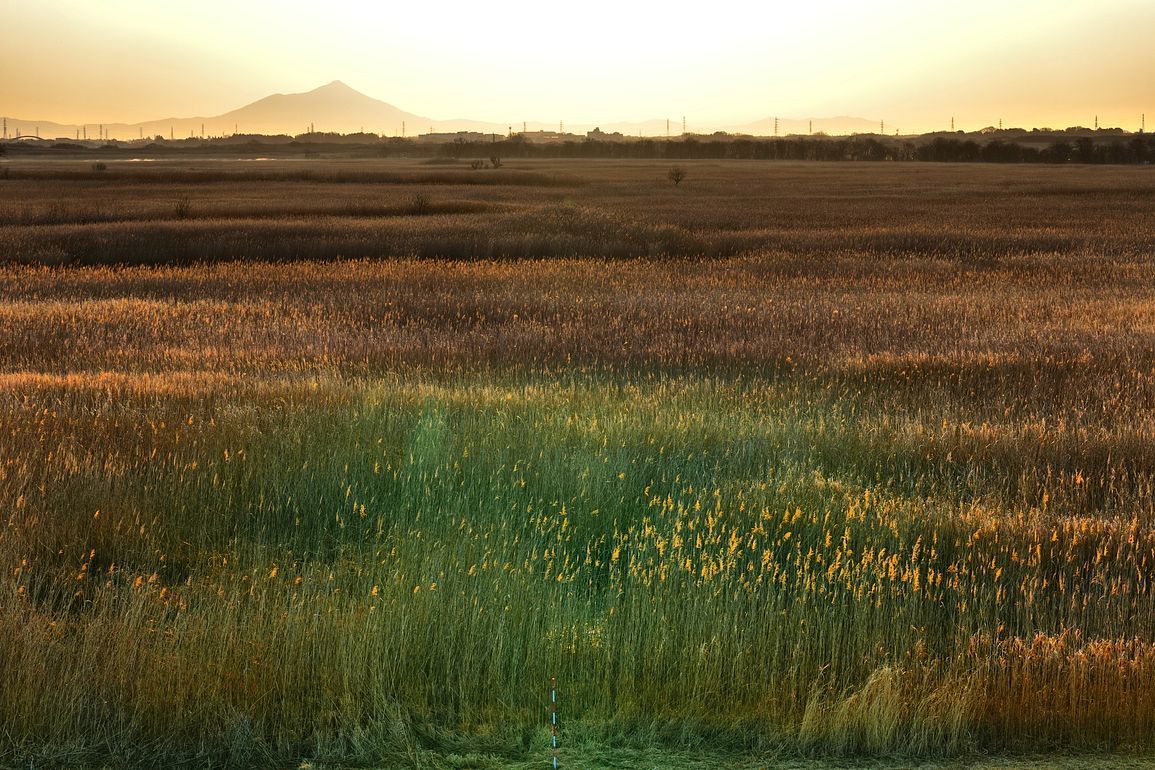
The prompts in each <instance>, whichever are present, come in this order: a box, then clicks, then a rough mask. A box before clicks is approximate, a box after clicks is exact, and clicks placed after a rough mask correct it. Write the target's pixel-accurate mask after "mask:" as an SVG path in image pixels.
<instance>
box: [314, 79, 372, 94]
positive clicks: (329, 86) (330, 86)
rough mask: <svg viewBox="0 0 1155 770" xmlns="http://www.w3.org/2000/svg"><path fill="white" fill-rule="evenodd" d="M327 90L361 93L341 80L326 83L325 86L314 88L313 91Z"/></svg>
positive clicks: (323, 91) (324, 91)
mask: <svg viewBox="0 0 1155 770" xmlns="http://www.w3.org/2000/svg"><path fill="white" fill-rule="evenodd" d="M326 92H333V93H336V92H344V93H350V92H351V93H360V92H359V91H357V90H356V89H354V88H350V87H349V86H347V85H346V84H345V83H343V82H341V81H340V80H334V81H333V82H332V83H326V84H325V85H323V86H320V87H318V88H314V89H313V91H312V93H326Z"/></svg>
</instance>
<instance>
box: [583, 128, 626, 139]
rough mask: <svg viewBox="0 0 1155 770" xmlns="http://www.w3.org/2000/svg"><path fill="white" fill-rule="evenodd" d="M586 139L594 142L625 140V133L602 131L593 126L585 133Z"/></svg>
mask: <svg viewBox="0 0 1155 770" xmlns="http://www.w3.org/2000/svg"><path fill="white" fill-rule="evenodd" d="M586 139H589V140H591V141H595V142H624V141H626V135H625V134H623V133H622V132H621V131H612V132H609V133H607V132H605V131H602V130H601V129H600V128H595V129H594V130H593V131H589V132H587V133H586Z"/></svg>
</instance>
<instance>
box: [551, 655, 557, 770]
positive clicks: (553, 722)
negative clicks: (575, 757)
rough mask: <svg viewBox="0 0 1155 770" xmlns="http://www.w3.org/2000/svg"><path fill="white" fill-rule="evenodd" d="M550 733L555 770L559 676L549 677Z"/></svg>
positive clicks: (554, 768) (554, 769) (555, 768)
mask: <svg viewBox="0 0 1155 770" xmlns="http://www.w3.org/2000/svg"><path fill="white" fill-rule="evenodd" d="M549 709H550V715H549V716H550V733H551V734H552V737H553V770H557V677H556V676H551V677H550V678H549Z"/></svg>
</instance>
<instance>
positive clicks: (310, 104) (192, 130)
mask: <svg viewBox="0 0 1155 770" xmlns="http://www.w3.org/2000/svg"><path fill="white" fill-rule="evenodd" d="M523 125H524V127H525V129H526V130H529V131H557V130H558V129H559V124H558V123H543V122H540V121H533V122H527V123H525V124H522V123H520V122H519V123H512V124H501V123H491V122H484V121H477V120H468V119H454V120H433V119H430V118H427V117H424V116H421V115H416V114H414V113H412V112H406V111H404V110H402V109H400V108H398V107H395V106H393V105H392V104H388V103H387V102H383V101H380V100H378V99H374V98H372V97H370V96H366V95H365V94H363V93H361V92H360V91H357V90H355V89H353V88H350V87H349V86H347V85H345V84H344V83H342V82H341V81H339V80H334V81H333V82H332V83H329V84H328V85H324V86H321V87H320V88H315V89H313V90H312V91H306V92H305V93H299V94H273V95H272V96H266V97H265V98H263V99H259V100H257V101H255V102H253V103H252V104H248V105H246V106H244V107H241V108H240V109H236V110H233V111H231V112H226V113H225V114H223V115H216V116H212V117H191V118H166V119H164V120H150V121H145V122H143V123H108V124H104V125H103V126H100V125H98V124H96V123H88V124H84V125H78V124H65V123H55V122H52V121H47V120H43V121H36V120H21V119H17V118H12V117H9V118H8V136H9V137H10V138H11V137H14V136H17V135H24V136H28V135H38V136H40V137H42V138H45V139H54V138H68V139H72V138H81V139H84V138H87V139H88V140H90V141H91V140H97V139H100V138H101V137H102V135H103V136H107V137H109V138H110V139H119V140H132V139H137V138H149V137H152V136H163V137H165V138H166V139H167V138H169V137H172V138H175V139H187V138H188V137H191V136H231V135H233V134H235V133H239V134H289V135H294V136H295V135H297V134H303V133H306V132H308V131H309V130H310V128H311V129H312V130H314V131H317V132H322V133H324V132H335V133H341V134H352V133H357V132H360V131H365V132H368V133H372V134H383V135H387V136H398V135H400V134H401V133H402V127H403V126H404V132H405V134H406V135H407V136H416V135H418V134H425V133H429V132H430V131H433V132H437V133H448V132H456V131H477V132H481V133H486V134H488V133H495V134H498V135H505V134H506V133H507V132H508V131H511V130H512V131H515V132H516V131H519V130H521V129H522V127H523ZM594 127H595V126H594V125H592V124H591V125H584V124H575V125H569V124H566V125H565V130H567V131H569V132H572V133H575V134H579V135H582V134H585V132H586V131H589V130H590V129H592V128H594ZM599 127H600V128H601V129H602V131H604V132H607V133H610V132H615V131H618V132H621V133H623V134H627V135H630V136H638V135H642V136H656V137H661V136H666V134H667V132H668V133H669V134H670V135H671V136H679V135H680V134H681V133H682V123H681V120H670V121H669V122H668V123H667V121H666V120H665V119H655V120H647V121H641V122H636V123H623V122H610V123H602V124H600V126H599ZM690 128H691V130H698V131H701V130H702V129H701V128H700V127H695V126H690ZM722 128H725V129H726V130H728V131H731V132H736V133H743V134H752V135H755V136H772V135H773V134H774V119H773V118H765V119H763V120H759V121H756V122H754V123H749V124H746V125H741V126H726V127H722ZM878 128H879V126H878V123H875V122H873V121H869V120H865V119H863V118H851V117H837V118H815V119H814V120H813V130H814V131H815V132H819V131H823V132H826V133H828V134H848V133H877V132H878ZM714 130H715V129H714V128H710V129H708V131H706V132H707V133H709V132H712V131H714ZM886 130H887V133H891V132H892V131H893V129H892V128H890V127H887V129H886ZM102 132H104V133H103V134H102ZM809 132H810V121H809V120H800V119H785V118H783V119H780V120H779V121H778V133H779V135H780V136H785V135H786V134H805V133H809Z"/></svg>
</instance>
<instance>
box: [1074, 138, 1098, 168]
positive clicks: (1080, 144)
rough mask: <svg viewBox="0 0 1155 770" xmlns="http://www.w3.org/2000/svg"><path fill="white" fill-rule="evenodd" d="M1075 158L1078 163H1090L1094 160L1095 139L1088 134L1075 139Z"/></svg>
mask: <svg viewBox="0 0 1155 770" xmlns="http://www.w3.org/2000/svg"><path fill="white" fill-rule="evenodd" d="M1075 160H1077V161H1078V162H1079V163H1092V162H1094V160H1095V141H1094V140H1093V139H1091V137H1089V136H1083V137H1080V138H1078V139H1076V140H1075Z"/></svg>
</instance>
